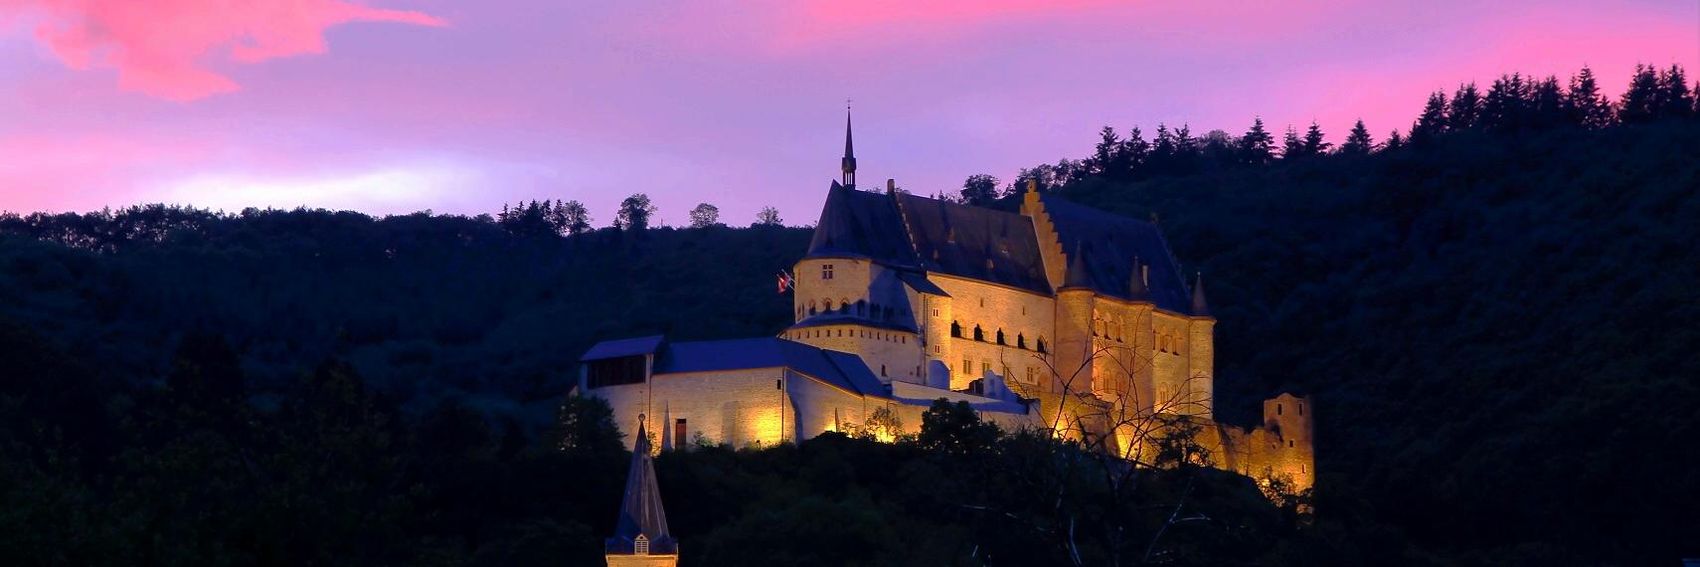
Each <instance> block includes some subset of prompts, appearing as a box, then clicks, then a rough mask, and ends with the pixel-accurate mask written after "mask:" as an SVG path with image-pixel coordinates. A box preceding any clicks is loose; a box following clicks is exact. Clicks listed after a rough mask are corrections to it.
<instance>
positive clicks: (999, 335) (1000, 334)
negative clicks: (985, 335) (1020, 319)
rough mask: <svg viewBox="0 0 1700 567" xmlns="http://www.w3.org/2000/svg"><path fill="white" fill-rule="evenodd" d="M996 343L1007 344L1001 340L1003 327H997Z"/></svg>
mask: <svg viewBox="0 0 1700 567" xmlns="http://www.w3.org/2000/svg"><path fill="white" fill-rule="evenodd" d="M997 337H998V344H1000V345H1001V344H1008V343H1005V342H1004V341H1003V329H998V335H997Z"/></svg>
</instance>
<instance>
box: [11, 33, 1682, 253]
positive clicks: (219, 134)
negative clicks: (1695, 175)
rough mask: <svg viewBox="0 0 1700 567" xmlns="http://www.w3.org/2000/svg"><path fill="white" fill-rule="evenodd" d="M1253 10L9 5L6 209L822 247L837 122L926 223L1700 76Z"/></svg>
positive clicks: (1616, 50)
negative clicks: (749, 230) (1115, 162)
mask: <svg viewBox="0 0 1700 567" xmlns="http://www.w3.org/2000/svg"><path fill="white" fill-rule="evenodd" d="M923 4H924V6H922V5H923ZM1237 4H1242V3H1227V2H1213V1H1204V2H1104V1H1096V0H1049V1H1028V0H981V1H965V0H950V1H942V2H926V3H922V2H914V1H900V0H863V1H849V2H818V1H812V0H786V1H773V2H691V3H685V2H639V1H632V2H596V3H586V4H585V5H574V4H573V3H569V2H565V1H562V0H480V1H477V2H468V1H464V0H458V1H457V0H369V1H367V2H349V1H344V0H247V1H244V2H228V1H225V0H149V1H148V2H137V1H135V0H0V89H3V92H5V93H6V94H5V95H3V96H0V210H12V211H34V210H51V211H61V210H89V209H98V208H100V207H103V206H112V207H120V206H126V205H131V204H137V203H148V202H168V203H186V204H193V205H196V206H201V207H210V208H215V209H225V210H230V211H235V210H238V209H241V208H243V207H246V206H259V207H266V206H272V207H294V206H297V205H303V204H304V205H308V206H313V207H327V208H338V209H354V210H359V211H363V212H368V213H375V214H384V213H404V212H411V211H415V210H421V209H433V210H435V211H437V212H440V213H441V212H454V213H468V214H475V213H481V212H493V211H496V210H499V209H500V208H501V205H502V203H503V202H514V201H518V200H523V199H543V198H548V199H557V198H558V199H578V200H581V201H583V202H585V204H586V205H588V206H589V207H590V209H591V211H592V214H593V215H594V217H595V221H596V223H595V224H597V225H599V226H600V225H606V224H607V223H608V221H610V220H611V219H612V218H613V211H614V209H615V207H616V206H617V204H618V202H619V201H620V199H622V198H623V197H625V196H626V195H628V194H631V193H634V192H645V193H648V194H649V195H650V196H651V197H653V198H654V199H655V200H656V203H657V204H658V205H660V207H661V217H662V219H663V220H664V221H666V222H667V223H669V224H682V223H683V222H684V221H685V220H686V215H685V213H686V211H687V210H688V209H689V208H690V207H691V206H693V205H694V204H696V203H698V202H703V201H707V202H710V203H714V204H716V205H718V206H719V207H720V209H721V211H722V220H723V221H726V222H728V223H731V224H747V223H748V222H750V221H751V220H752V219H753V218H754V215H755V211H756V210H757V209H759V208H760V207H762V206H763V205H769V204H771V205H773V206H776V207H778V208H779V209H780V212H781V214H782V215H783V216H784V218H785V220H786V221H787V223H788V224H808V223H812V222H813V221H814V217H815V216H816V215H817V214H818V212H819V209H820V203H821V200H822V198H823V196H824V194H825V189H826V185H827V183H828V182H829V181H830V180H831V179H834V178H835V177H836V176H837V169H838V157H839V154H840V152H841V149H842V145H843V131H842V128H843V122H844V116H843V113H844V99H845V98H847V97H850V98H854V99H855V107H856V142H857V157H858V158H859V161H860V166H861V170H860V172H859V176H860V179H861V181H862V184H863V185H864V186H871V185H878V184H882V183H883V182H884V180H885V179H886V178H887V177H893V178H896V179H897V181H898V184H900V185H902V186H904V187H905V188H908V189H909V190H911V191H914V192H917V193H925V194H931V193H933V192H935V191H940V190H947V191H954V190H955V189H957V188H959V187H960V184H961V182H962V179H963V178H964V177H967V176H968V175H971V174H975V173H991V174H993V175H997V176H999V177H1001V178H1004V179H1006V180H1007V179H1009V178H1011V177H1013V175H1014V173H1015V171H1016V169H1018V168H1020V167H1024V166H1030V165H1033V164H1036V163H1039V162H1054V161H1056V160H1057V159H1059V158H1063V157H1081V156H1083V155H1085V154H1086V153H1087V152H1088V151H1089V150H1090V149H1091V145H1092V142H1093V141H1094V139H1095V138H1096V131H1097V129H1098V128H1099V127H1101V126H1103V125H1106V124H1108V125H1112V126H1115V127H1116V128H1117V129H1118V130H1125V129H1126V128H1127V127H1129V126H1133V125H1141V126H1143V127H1144V128H1145V130H1147V132H1150V131H1151V130H1154V129H1155V126H1156V124H1157V123H1158V122H1166V123H1169V124H1171V125H1176V124H1180V123H1189V124H1190V125H1191V127H1192V130H1193V132H1195V133H1202V132H1205V131H1208V130H1211V129H1217V128H1220V129H1224V130H1227V131H1229V132H1230V133H1236V134H1237V133H1239V132H1242V131H1244V129H1245V127H1246V126H1247V125H1249V124H1250V122H1251V119H1252V117H1253V116H1254V115H1260V116H1262V117H1263V118H1264V120H1265V121H1266V122H1267V123H1268V124H1269V125H1270V127H1271V128H1272V129H1273V130H1276V131H1279V130H1281V129H1284V128H1285V127H1286V126H1287V125H1289V124H1291V125H1294V126H1297V127H1301V128H1302V127H1303V126H1304V125H1307V124H1309V122H1310V121H1311V120H1316V121H1318V122H1320V123H1321V125H1322V127H1323V129H1324V130H1325V131H1326V132H1328V133H1329V136H1330V138H1332V139H1334V140H1335V141H1336V142H1337V141H1338V140H1339V139H1340V138H1341V137H1342V136H1343V135H1344V133H1345V131H1346V129H1347V128H1348V127H1349V126H1350V125H1351V121H1352V120H1353V119H1355V118H1358V117H1362V118H1363V119H1364V120H1365V121H1366V122H1367V123H1368V125H1369V127H1370V129H1371V131H1372V132H1373V133H1374V134H1375V136H1376V138H1377V139H1378V140H1379V139H1380V138H1382V137H1384V136H1386V134H1387V132H1388V131H1389V130H1391V129H1393V128H1398V129H1400V130H1401V131H1403V130H1405V129H1406V128H1408V126H1409V124H1410V121H1411V120H1412V118H1413V117H1414V114H1415V112H1416V111H1417V110H1418V108H1419V106H1420V105H1421V103H1422V100H1423V98H1424V97H1425V96H1426V94H1427V93H1428V92H1430V91H1432V90H1435V89H1442V88H1443V89H1446V90H1448V91H1450V90H1451V89H1452V88H1454V87H1456V86H1457V84H1458V83H1459V82H1461V81H1468V80H1475V81H1477V82H1479V83H1483V86H1485V84H1486V83H1488V82H1490V81H1491V80H1492V79H1493V78H1494V77H1495V76H1497V75H1498V74H1499V73H1501V72H1511V71H1521V72H1524V73H1534V74H1540V75H1545V74H1558V75H1560V76H1561V77H1568V76H1569V74H1571V73H1572V72H1574V71H1575V70H1576V69H1577V68H1579V67H1580V66H1581V65H1583V64H1587V65H1590V66H1592V67H1593V69H1594V71H1595V72H1596V73H1597V74H1599V75H1600V77H1601V79H1602V81H1603V82H1604V84H1605V86H1606V88H1607V91H1608V94H1610V95H1612V96H1614V97H1615V96H1616V95H1617V93H1618V92H1619V91H1620V90H1621V88H1622V85H1623V84H1625V82H1626V81H1627V78H1628V75H1629V73H1630V72H1631V71H1632V70H1633V68H1634V66H1635V64H1636V63H1637V62H1647V63H1653V64H1657V65H1660V66H1668V65H1670V64H1673V63H1676V64H1681V65H1683V66H1684V67H1687V68H1688V69H1690V70H1691V72H1692V71H1700V64H1697V63H1700V2H1696V1H1695V0H1665V1H1637V0H1629V1H1623V2H1570V1H1564V0H1543V1H1506V2H1473V1H1472V2H1464V1H1452V0H1431V1H1423V2H1410V3H1391V2H1370V1H1363V2H1350V1H1334V2H1303V1H1300V2H1260V3H1249V2H1248V3H1243V4H1251V5H1250V6H1240V5H1237ZM1183 5H1184V6H1185V7H1182V6H1183ZM233 6H239V7H233Z"/></svg>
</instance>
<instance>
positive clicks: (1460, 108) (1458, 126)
mask: <svg viewBox="0 0 1700 567" xmlns="http://www.w3.org/2000/svg"><path fill="white" fill-rule="evenodd" d="M1481 115H1482V95H1481V92H1480V91H1478V90H1476V83H1474V82H1469V83H1464V84H1462V85H1458V90H1457V92H1454V93H1453V94H1452V102H1451V103H1450V104H1449V105H1448V106H1447V107H1446V129H1447V130H1450V131H1461V130H1469V129H1472V128H1476V127H1478V126H1481V117H1482V116H1481Z"/></svg>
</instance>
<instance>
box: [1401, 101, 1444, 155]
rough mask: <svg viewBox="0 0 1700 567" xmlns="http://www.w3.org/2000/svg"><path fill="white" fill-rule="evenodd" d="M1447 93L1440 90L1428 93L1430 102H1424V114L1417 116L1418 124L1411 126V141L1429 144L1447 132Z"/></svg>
mask: <svg viewBox="0 0 1700 567" xmlns="http://www.w3.org/2000/svg"><path fill="white" fill-rule="evenodd" d="M1446 127H1447V116H1446V95H1445V94H1444V93H1441V92H1440V91H1434V93H1432V94H1430V95H1428V102H1427V103H1425V104H1423V112H1422V114H1420V115H1418V116H1417V122H1416V124H1413V125H1412V126H1411V140H1410V141H1411V143H1413V144H1427V143H1429V142H1432V141H1434V140H1435V139H1436V138H1439V137H1440V135H1441V134H1445V133H1446Z"/></svg>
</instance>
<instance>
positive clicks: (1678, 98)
mask: <svg viewBox="0 0 1700 567" xmlns="http://www.w3.org/2000/svg"><path fill="white" fill-rule="evenodd" d="M1693 114H1694V93H1693V92H1691V91H1689V90H1688V77H1687V75H1685V74H1684V73H1683V71H1682V66H1681V65H1671V66H1670V68H1669V69H1666V70H1664V71H1663V72H1661V73H1659V109H1658V115H1659V116H1660V117H1665V118H1687V117H1689V116H1692V115H1693Z"/></svg>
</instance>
